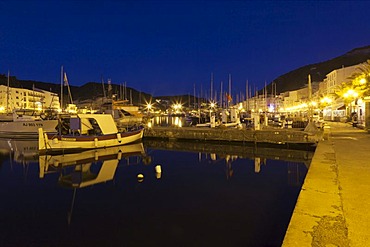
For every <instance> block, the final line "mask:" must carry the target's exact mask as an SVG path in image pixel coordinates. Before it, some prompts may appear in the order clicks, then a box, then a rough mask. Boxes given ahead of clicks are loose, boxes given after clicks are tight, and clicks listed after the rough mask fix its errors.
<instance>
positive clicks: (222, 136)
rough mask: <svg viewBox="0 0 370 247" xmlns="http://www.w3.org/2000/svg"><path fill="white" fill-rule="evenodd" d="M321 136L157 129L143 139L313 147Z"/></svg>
mask: <svg viewBox="0 0 370 247" xmlns="http://www.w3.org/2000/svg"><path fill="white" fill-rule="evenodd" d="M320 136H321V134H320V133H319V132H318V133H311V132H306V131H302V130H294V129H263V130H249V129H242V128H226V127H225V128H221V127H220V128H197V127H182V128H180V127H159V126H155V127H152V128H147V129H145V131H144V137H145V138H157V139H167V140H192V141H216V142H223V143H227V142H230V143H231V142H237V143H255V144H279V145H281V144H285V145H294V144H299V145H301V144H304V145H305V144H307V145H315V144H316V143H317V142H318V140H319V138H320Z"/></svg>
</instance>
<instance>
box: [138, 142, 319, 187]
mask: <svg viewBox="0 0 370 247" xmlns="http://www.w3.org/2000/svg"><path fill="white" fill-rule="evenodd" d="M144 144H145V146H146V147H147V148H152V149H159V150H172V151H187V152H195V153H198V161H199V162H201V161H202V160H206V161H209V162H210V163H219V162H224V164H225V177H226V179H230V178H232V176H233V174H234V170H233V166H232V163H233V162H234V161H236V160H240V159H251V160H254V172H255V173H259V172H260V171H261V166H267V162H268V160H270V161H272V160H280V161H287V164H288V174H289V176H290V177H289V180H290V181H295V182H294V183H293V184H296V185H300V184H301V182H302V180H303V178H304V175H305V174H299V173H297V171H299V169H297V166H300V165H301V164H302V163H303V164H305V166H306V167H307V169H308V167H309V165H310V163H311V160H312V157H313V154H314V152H313V151H308V150H295V149H277V148H269V147H256V146H254V145H235V144H234V145H232V144H221V143H209V142H188V141H164V140H145V141H144ZM297 177H298V179H297Z"/></svg>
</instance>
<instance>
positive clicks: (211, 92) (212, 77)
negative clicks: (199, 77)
mask: <svg viewBox="0 0 370 247" xmlns="http://www.w3.org/2000/svg"><path fill="white" fill-rule="evenodd" d="M210 96H211V100H212V101H213V73H211V94H210Z"/></svg>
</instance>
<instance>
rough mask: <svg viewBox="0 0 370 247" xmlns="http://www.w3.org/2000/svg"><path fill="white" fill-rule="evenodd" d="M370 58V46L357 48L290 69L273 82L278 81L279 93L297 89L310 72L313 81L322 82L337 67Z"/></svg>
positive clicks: (306, 79) (354, 63)
mask: <svg viewBox="0 0 370 247" xmlns="http://www.w3.org/2000/svg"><path fill="white" fill-rule="evenodd" d="M368 59H370V46H365V47H362V48H356V49H353V50H351V51H350V52H347V53H346V54H344V55H342V56H339V57H336V58H333V59H331V60H328V61H325V62H320V63H315V64H309V65H306V66H303V67H300V68H298V69H296V70H293V71H290V72H288V73H286V74H284V75H281V76H279V77H278V78H276V79H275V80H274V81H273V83H276V91H277V93H282V92H286V91H292V90H297V89H299V88H302V87H303V86H304V85H305V84H307V81H308V74H310V75H311V80H312V82H320V81H323V80H324V78H325V77H326V75H327V74H328V73H330V72H331V71H333V70H335V69H339V68H342V67H343V66H344V67H348V66H352V65H356V64H359V63H363V62H365V61H366V60H368ZM269 87H270V90H269V91H268V92H271V84H269Z"/></svg>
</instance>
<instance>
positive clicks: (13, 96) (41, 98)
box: [0, 85, 60, 112]
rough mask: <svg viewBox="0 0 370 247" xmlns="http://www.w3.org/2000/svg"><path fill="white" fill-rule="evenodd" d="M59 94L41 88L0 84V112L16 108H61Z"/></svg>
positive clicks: (40, 109)
mask: <svg viewBox="0 0 370 247" xmlns="http://www.w3.org/2000/svg"><path fill="white" fill-rule="evenodd" d="M59 108H60V104H59V96H58V94H56V93H52V92H49V91H45V90H40V89H34V90H30V89H24V88H13V87H7V86H4V85H0V112H11V111H13V110H14V109H32V110H39V111H42V110H47V109H50V110H59Z"/></svg>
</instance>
